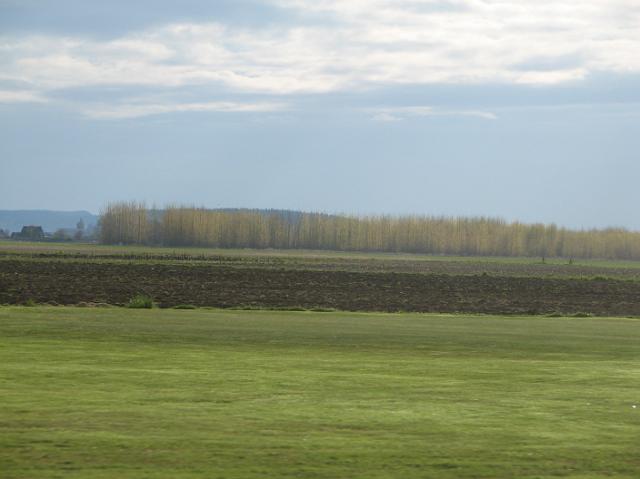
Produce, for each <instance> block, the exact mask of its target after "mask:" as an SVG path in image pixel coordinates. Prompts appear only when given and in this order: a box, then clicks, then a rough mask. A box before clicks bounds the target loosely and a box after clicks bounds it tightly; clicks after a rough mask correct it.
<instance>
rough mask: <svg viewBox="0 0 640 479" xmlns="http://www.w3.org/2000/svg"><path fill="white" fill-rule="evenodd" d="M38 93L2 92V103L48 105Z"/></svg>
mask: <svg viewBox="0 0 640 479" xmlns="http://www.w3.org/2000/svg"><path fill="white" fill-rule="evenodd" d="M47 101H48V100H47V99H46V98H44V97H43V96H42V95H40V94H39V93H37V92H33V91H28V90H0V103H46V102H47Z"/></svg>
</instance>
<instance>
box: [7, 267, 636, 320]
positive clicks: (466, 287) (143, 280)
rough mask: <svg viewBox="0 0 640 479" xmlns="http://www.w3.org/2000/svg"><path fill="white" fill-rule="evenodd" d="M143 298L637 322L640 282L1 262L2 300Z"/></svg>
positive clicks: (181, 302)
mask: <svg viewBox="0 0 640 479" xmlns="http://www.w3.org/2000/svg"><path fill="white" fill-rule="evenodd" d="M463 264H464V263H463ZM485 266H486V265H485ZM386 267H389V265H386ZM137 293H144V294H147V295H149V296H151V297H152V298H153V299H154V300H155V301H156V302H157V303H158V304H159V305H160V306H162V307H171V306H177V305H185V304H190V305H195V306H213V307H223V308H224V307H244V306H246V307H267V308H285V309H286V308H305V309H313V308H334V309H339V310H350V311H415V312H474V313H491V314H549V313H563V314H574V313H589V314H594V315H612V316H630V315H633V316H640V282H638V281H629V280H617V279H616V280H614V279H607V278H599V279H575V278H561V277H532V276H522V277H516V276H509V275H503V276H494V275H493V274H442V273H438V272H420V273H414V272H406V271H400V272H396V271H392V272H385V271H383V270H380V268H379V267H374V268H372V269H371V270H369V271H345V270H338V269H335V268H329V269H325V270H321V269H298V268H296V267H292V268H287V267H286V265H285V264H281V265H273V264H272V265H269V267H250V266H246V267H234V266H231V265H229V264H215V263H212V264H203V263H193V264H180V263H171V264H164V263H162V262H159V261H158V262H155V263H153V262H149V263H144V262H130V263H127V262H125V261H112V262H100V261H94V262H90V261H57V260H54V259H51V260H47V259H44V258H41V259H38V260H26V261H25V260H20V259H8V258H6V259H4V260H2V261H0V304H21V303H24V302H27V301H34V302H37V303H54V304H79V303H108V304H115V305H122V304H125V303H127V302H128V300H129V299H130V298H131V297H132V296H134V295H135V294H137Z"/></svg>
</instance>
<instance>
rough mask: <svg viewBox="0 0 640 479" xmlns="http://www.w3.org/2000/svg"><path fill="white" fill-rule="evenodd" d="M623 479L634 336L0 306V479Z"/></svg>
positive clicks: (600, 322) (528, 321) (323, 317)
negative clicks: (621, 478) (559, 478)
mask: <svg viewBox="0 0 640 479" xmlns="http://www.w3.org/2000/svg"><path fill="white" fill-rule="evenodd" d="M634 405H637V407H636V408H634V407H633V406H634ZM639 475H640V321H638V320H632V319H595V318H572V319H563V318H539V317H537V318H501V317H489V316H478V317H470V316H434V315H411V314H404V315H402V314H398V315H392V314H349V313H297V312H291V313H285V312H262V311H216V310H127V309H116V308H109V309H82V308H45V307H33V308H17V307H3V308H0V477H2V478H52V477H59V478H143V477H144V478H158V477H162V478H195V477H198V478H200V477H202V478H242V479H249V478H327V479H338V478H367V479H369V478H402V479H404V478H509V477H513V478H550V477H572V478H583V479H584V478H598V477H605V476H607V477H628V478H637V477H638V476H639Z"/></svg>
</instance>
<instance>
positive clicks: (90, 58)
mask: <svg viewBox="0 0 640 479" xmlns="http://www.w3.org/2000/svg"><path fill="white" fill-rule="evenodd" d="M99 3H100V4H102V5H100V4H99ZM130 3H133V2H124V1H121V0H113V1H112V2H104V4H103V2H84V1H81V0H66V1H37V0H20V1H18V0H15V1H14V0H0V32H3V33H1V34H0V121H1V122H2V123H0V126H3V128H2V130H3V133H0V135H2V137H1V138H0V140H3V146H2V147H0V148H1V149H0V153H1V154H2V160H1V161H2V165H1V166H0V167H1V168H2V170H1V171H0V173H2V176H1V178H0V187H1V188H2V189H3V191H5V192H6V194H4V195H3V200H2V202H0V207H5V208H9V207H50V208H69V209H76V208H81V207H87V208H89V209H93V210H96V209H98V208H99V207H100V205H101V204H103V203H104V201H107V200H108V199H119V198H138V199H147V200H149V201H158V202H160V203H162V202H166V201H186V202H193V203H198V204H205V205H209V206H221V205H222V206H249V207H283V208H305V209H323V210H329V211H355V212H392V213H425V214H487V215H498V216H504V217H507V218H508V219H515V218H519V219H523V220H527V221H556V222H561V223H564V224H569V225H571V226H596V225H598V226H603V225H609V224H616V225H618V224H621V225H625V226H628V227H633V228H640V219H639V218H638V215H637V214H635V212H634V208H632V207H631V204H633V203H635V204H637V203H638V199H640V196H639V194H638V193H636V192H635V191H636V189H635V188H633V187H632V186H631V184H630V183H629V178H630V177H631V176H633V177H636V178H637V177H639V176H640V175H639V173H640V167H639V166H638V164H637V161H636V158H637V155H635V153H634V152H635V151H638V148H637V146H638V139H637V138H638V135H637V132H636V131H635V130H636V129H637V125H638V120H640V107H639V105H640V87H639V81H640V55H638V52H640V3H639V2H638V1H637V0H597V1H596V0H592V1H580V2H578V1H574V0H558V1H547V0H539V1H533V0H528V1H526V0H503V1H483V0H448V1H439V0H431V1H430V0H425V1H419V0H393V1H392V0H314V1H312V0H264V1H262V2H259V1H250V2H249V1H237V0H236V1H233V2H231V1H219V2H204V1H194V0H189V1H185V2H169V1H165V0H159V1H153V2H152V1H142V2H135V3H136V4H135V5H130ZM212 3H214V4H215V5H211V4H212ZM92 4H93V5H92ZM178 4H179V5H178ZM131 122H134V123H131ZM17 125H21V128H23V129H21V130H19V131H18V130H17V129H16V128H17ZM63 125H64V127H63ZM167 125H170V126H171V127H170V128H168V127H167ZM123 127H124V129H123ZM60 128H65V130H64V133H63V135H68V134H69V133H68V132H67V130H69V129H73V130H72V131H74V132H76V133H77V136H74V139H73V141H72V144H69V143H68V142H64V141H60V138H59V137H56V135H57V134H60V131H61V130H60ZM69 131H71V130H69ZM167 131H170V132H171V141H170V143H169V144H167V143H166V142H167V140H166V139H165V138H163V139H162V140H161V139H159V137H158V135H159V134H166V133H167ZM90 132H91V133H90ZM28 133H29V134H28ZM343 135H346V137H343ZM27 138H31V140H30V141H32V142H33V141H35V142H36V144H37V145H38V147H37V148H36V147H35V145H34V144H29V145H26V144H25V143H24V141H29V140H27ZM142 138H148V141H147V142H144V144H142V143H141V141H142V140H141V139H142ZM154 138H155V139H154ZM304 138H307V139H312V140H309V141H307V142H306V143H305V142H302V141H301V139H304ZM319 138H324V140H323V141H322V143H321V146H320V147H319V148H318V145H317V144H316V142H317V141H318V139H319ZM534 138H535V139H536V141H532V140H533V139H534ZM232 140H235V141H239V142H241V143H243V145H238V144H234V143H233V142H232ZM380 142H382V143H380ZM373 145H376V146H375V148H374V147H373ZM105 152H109V155H108V156H103V155H104V153H105ZM167 152H171V153H172V155H174V156H173V157H169V156H166V153H167ZM542 155H544V157H542ZM61 158H64V159H61ZM69 162H72V163H74V164H76V166H77V167H76V168H75V169H68V170H67V169H65V168H69V165H68V163H69ZM105 162H106V163H108V164H109V163H110V164H111V165H120V166H121V168H124V169H125V170H127V175H128V179H129V180H132V178H135V177H136V175H138V174H141V172H142V171H149V170H151V169H153V170H154V171H153V173H152V174H151V177H152V178H155V180H154V183H155V184H156V187H155V188H153V187H150V186H149V185H145V186H144V187H140V186H139V182H136V181H131V184H128V183H127V181H128V180H123V181H121V182H118V181H116V178H117V176H116V173H115V171H116V170H114V169H113V168H106V169H105V171H104V172H103V173H102V175H103V176H102V177H101V178H102V180H99V179H97V178H94V179H92V183H94V186H93V187H92V188H90V189H87V190H86V191H84V190H83V189H82V188H80V191H77V193H80V196H78V195H76V194H74V193H71V192H69V193H68V194H66V193H64V192H63V191H60V190H59V189H58V190H55V187H54V186H52V185H50V183H49V182H48V181H47V180H49V179H52V175H51V174H49V173H50V172H51V171H54V170H55V169H56V168H57V171H60V168H63V170H64V175H61V178H66V179H67V183H71V184H76V183H78V181H79V180H78V179H79V178H80V177H81V176H82V177H84V178H86V177H87V175H88V174H90V172H96V171H98V170H100V168H96V165H97V164H98V163H99V164H100V166H102V165H103V164H104V163H105ZM184 162H187V163H189V168H190V171H191V172H192V173H195V174H197V173H198V172H205V173H206V174H211V173H212V172H214V171H215V174H216V175H217V179H216V180H215V181H220V180H219V178H220V175H221V176H222V177H223V178H226V180H225V181H226V182H225V184H224V185H218V186H219V187H218V188H217V189H213V190H211V191H206V189H204V188H200V187H194V185H197V184H198V181H199V179H198V178H194V179H192V180H190V179H189V178H192V177H189V176H188V175H185V174H183V173H182V172H183V171H184V169H183V166H184ZM265 162H266V163H265ZM478 165H482V168H481V169H479V167H478ZM539 168H545V169H546V171H547V172H550V173H553V172H561V173H562V175H564V176H561V177H559V176H558V175H557V174H550V175H548V176H547V179H546V181H543V182H540V179H538V180H535V178H536V175H538V174H540V171H541V170H539ZM120 171H121V172H123V173H124V171H123V170H120ZM314 171H315V172H316V174H315V175H312V177H311V178H312V179H314V180H317V181H321V182H322V184H323V188H318V189H317V190H316V188H313V187H309V186H308V185H307V187H301V186H300V185H301V184H304V183H305V182H307V183H308V181H309V180H308V179H306V178H307V177H308V175H307V174H306V172H314ZM468 171H475V172H476V173H475V174H474V175H470V176H469V177H468V178H467V177H466V173H465V172H468ZM48 172H49V173H48ZM274 172H277V175H276V174H275V173H274ZM478 174H480V175H482V176H483V177H486V178H485V181H489V182H490V183H491V185H486V184H485V185H482V186H481V185H479V184H478V183H477V182H476V181H475V180H477V179H478ZM40 175H42V177H40ZM54 176H55V175H54ZM276 176H277V180H275V181H274V177H276ZM433 177H436V178H439V180H438V181H435V182H434V184H433V185H430V188H429V189H427V190H425V189H423V188H419V187H418V185H416V184H414V182H416V179H417V178H428V180H426V182H427V183H429V182H431V181H432V178H433ZM29 178H30V179H35V180H36V181H37V180H38V179H41V180H42V183H43V184H45V185H47V186H46V188H44V189H42V190H41V191H42V193H41V194H40V195H36V197H35V198H34V197H33V196H30V197H29V198H25V197H23V196H22V195H21V193H20V191H21V190H20V188H18V187H17V186H15V185H16V180H18V179H20V180H25V179H29ZM176 178H180V179H181V183H180V184H176V185H174V187H173V188H172V191H168V190H167V189H166V188H165V189H163V188H162V186H163V185H164V186H166V183H170V180H171V179H176ZM390 178H392V179H393V180H394V182H393V185H390V186H389V185H388V186H386V187H385V188H384V189H382V188H381V185H383V184H385V181H387V180H389V179H390ZM454 178H455V180H454ZM465 178H466V179H465ZM534 180H535V181H534ZM190 181H191V182H192V183H191V185H189V184H188V183H189V182H190ZM447 181H451V182H453V181H456V182H458V183H456V184H455V185H454V184H451V185H450V187H449V188H446V187H445V186H444V185H446V183H447ZM460 181H462V183H459V182H460ZM608 181H609V182H611V185H608V184H607V182H608ZM185 182H186V183H187V184H184V183H185ZM96 183H98V184H102V185H104V187H103V188H101V187H100V186H97V187H96ZM229 183H231V185H232V186H231V187H230V186H229ZM107 184H108V185H109V186H108V187H107V186H106V185H107ZM403 184H404V186H403ZM516 184H517V185H518V187H517V188H515V190H513V191H512V188H514V185H516ZM114 185H116V186H114ZM136 185H138V186H136ZM407 185H408V186H409V187H407ZM627 185H628V186H629V191H627V192H626V193H624V194H621V190H620V187H622V188H623V190H622V192H624V188H625V187H626V186H627ZM220 186H221V187H220ZM487 187H490V188H489V189H490V191H489V190H488V188H487ZM596 188H597V189H598V191H599V193H597V194H596V193H594V191H595V189H596ZM603 188H604V189H605V190H606V189H607V188H615V191H611V192H610V194H604V195H603V194H602V191H603ZM282 189H284V191H283V190H282ZM52 190H55V193H51V191H52ZM141 190H142V191H141ZM496 190H497V191H496ZM541 190H544V191H541ZM547 190H548V191H553V192H554V193H555V194H556V195H557V198H549V197H545V198H544V199H543V200H542V201H541V200H540V195H541V194H546V193H547V192H548V191H547ZM452 191H455V192H456V193H455V195H452V194H451V193H452ZM514 194H517V195H523V194H524V195H525V198H524V199H522V200H519V199H517V198H514ZM573 194H581V195H583V196H584V198H583V199H582V202H581V203H580V202H578V203H576V202H575V201H574V198H573V197H570V195H573ZM389 196H390V197H389Z"/></svg>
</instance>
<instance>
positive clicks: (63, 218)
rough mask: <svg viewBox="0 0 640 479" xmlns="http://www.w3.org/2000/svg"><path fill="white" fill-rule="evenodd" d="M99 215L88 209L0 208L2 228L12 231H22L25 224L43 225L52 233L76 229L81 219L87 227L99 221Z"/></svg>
mask: <svg viewBox="0 0 640 479" xmlns="http://www.w3.org/2000/svg"><path fill="white" fill-rule="evenodd" d="M98 218H99V217H98V216H97V215H94V214H92V213H90V212H88V211H84V210H81V211H51V210H0V229H3V230H5V231H6V230H8V231H10V232H16V231H20V230H21V229H22V227H23V226H29V225H33V226H42V229H43V230H44V231H46V232H49V233H52V232H54V231H56V230H58V229H61V228H65V229H66V228H69V229H75V227H76V224H77V223H78V221H80V219H82V221H84V224H85V226H86V227H87V228H93V227H94V226H95V225H96V224H97V223H98Z"/></svg>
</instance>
